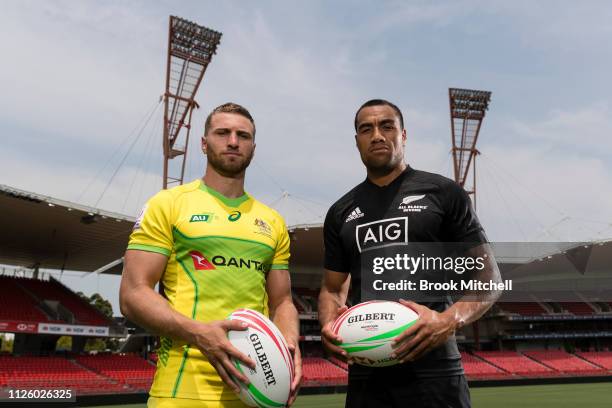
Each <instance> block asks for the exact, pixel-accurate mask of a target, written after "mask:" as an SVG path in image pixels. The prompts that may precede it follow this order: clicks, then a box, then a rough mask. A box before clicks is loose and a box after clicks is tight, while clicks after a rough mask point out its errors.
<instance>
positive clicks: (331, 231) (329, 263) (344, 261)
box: [323, 206, 350, 273]
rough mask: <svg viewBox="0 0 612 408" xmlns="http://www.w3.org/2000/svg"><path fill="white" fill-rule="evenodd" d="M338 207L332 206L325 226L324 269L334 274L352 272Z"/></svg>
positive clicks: (326, 217)
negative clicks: (345, 248)
mask: <svg viewBox="0 0 612 408" xmlns="http://www.w3.org/2000/svg"><path fill="white" fill-rule="evenodd" d="M341 226H342V223H341V222H339V221H338V216H337V214H336V206H332V207H331V208H330V209H329V211H327V215H326V216H325V223H324V224H323V246H324V248H325V259H324V267H325V269H327V270H330V271H334V272H346V273H348V272H350V262H349V258H348V257H347V255H346V253H345V250H344V246H343V245H342V240H341V237H340V228H341Z"/></svg>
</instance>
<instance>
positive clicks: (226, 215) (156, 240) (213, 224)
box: [128, 180, 289, 400]
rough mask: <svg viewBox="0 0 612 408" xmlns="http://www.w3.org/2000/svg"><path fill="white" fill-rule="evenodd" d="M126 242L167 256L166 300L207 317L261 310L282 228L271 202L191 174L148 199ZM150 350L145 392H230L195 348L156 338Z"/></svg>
mask: <svg viewBox="0 0 612 408" xmlns="http://www.w3.org/2000/svg"><path fill="white" fill-rule="evenodd" d="M128 249H136V250H143V251H151V252H158V253H161V254H164V255H166V256H168V263H167V266H166V270H165V272H164V274H163V277H162V283H163V288H164V292H165V296H166V297H167V298H168V302H169V303H170V305H171V306H172V307H173V308H174V309H175V310H176V311H178V312H179V313H182V314H183V315H185V316H188V317H190V318H193V319H196V320H199V321H202V322H210V321H212V320H223V319H225V318H226V317H227V316H228V315H229V314H230V313H231V312H233V311H234V310H236V309H238V308H241V307H246V308H250V309H254V310H257V311H259V312H261V313H264V314H266V315H267V314H268V296H267V293H266V289H265V284H266V274H267V272H268V271H269V270H270V269H287V268H288V262H289V235H288V233H287V227H286V226H285V222H284V220H283V218H282V217H281V216H280V215H279V214H278V213H277V212H276V211H274V210H273V209H271V208H269V207H267V206H265V205H264V204H262V203H260V202H259V201H257V200H255V199H253V198H251V197H250V196H248V195H247V194H245V195H244V196H242V197H239V198H235V199H230V198H227V197H224V196H223V195H221V194H220V193H218V192H216V191H214V190H212V189H211V188H209V187H207V186H206V185H205V184H204V183H203V182H202V181H201V180H196V181H193V182H191V183H189V184H185V185H182V186H178V187H175V188H172V189H170V190H163V191H160V192H159V193H158V194H157V195H155V196H154V197H153V198H151V199H150V200H149V202H148V203H147V204H146V206H145V208H144V209H143V212H142V213H141V215H140V217H139V219H138V221H137V222H136V225H135V226H134V231H133V233H132V235H131V237H130V242H129V244H128ZM158 357H159V359H158V363H157V371H156V373H155V379H154V381H153V385H152V387H151V391H150V395H152V396H155V397H176V398H194V399H202V400H232V399H236V398H237V397H236V395H235V394H234V392H233V391H231V389H229V388H228V387H226V386H225V385H224V383H223V382H222V381H221V379H220V377H219V376H218V375H217V373H216V371H215V369H214V368H213V367H212V365H210V364H209V363H208V361H207V359H206V357H205V356H204V355H203V354H202V353H201V352H200V351H199V350H198V349H197V348H196V347H194V346H191V345H189V344H185V343H182V342H179V341H176V340H172V339H169V338H163V337H162V339H161V347H160V349H159V352H158Z"/></svg>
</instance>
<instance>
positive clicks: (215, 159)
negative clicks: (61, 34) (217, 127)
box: [206, 149, 253, 178]
mask: <svg viewBox="0 0 612 408" xmlns="http://www.w3.org/2000/svg"><path fill="white" fill-rule="evenodd" d="M206 156H207V157H208V163H209V164H210V165H211V166H212V168H213V169H215V171H216V172H217V173H219V174H220V175H222V176H223V177H230V178H234V177H237V176H239V175H241V174H242V173H244V171H245V170H246V168H247V167H249V164H251V160H252V159H253V152H251V154H250V155H249V156H248V157H246V156H242V157H236V158H235V160H232V161H230V160H228V158H227V157H225V158H224V157H223V156H221V155H218V154H217V153H215V152H213V151H212V149H208V152H207V153H206Z"/></svg>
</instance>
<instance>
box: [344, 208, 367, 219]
mask: <svg viewBox="0 0 612 408" xmlns="http://www.w3.org/2000/svg"><path fill="white" fill-rule="evenodd" d="M364 215H365V214H364V213H362V212H361V210H360V209H359V207H355V209H354V210H353V211H351V213H350V214H349V216H348V217H346V221H344V222H349V221H353V220H356V219H357V218H361V217H363V216H364Z"/></svg>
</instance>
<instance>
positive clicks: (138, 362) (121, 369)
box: [76, 354, 155, 391]
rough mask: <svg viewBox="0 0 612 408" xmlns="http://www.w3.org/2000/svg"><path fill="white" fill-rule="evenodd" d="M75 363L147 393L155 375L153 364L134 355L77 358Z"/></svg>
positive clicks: (103, 355) (102, 355)
mask: <svg viewBox="0 0 612 408" xmlns="http://www.w3.org/2000/svg"><path fill="white" fill-rule="evenodd" d="M76 361H77V362H78V363H79V364H81V365H82V366H83V367H87V368H89V369H91V370H93V371H94V372H97V373H100V374H102V375H104V376H106V377H109V378H112V379H113V380H115V381H118V382H121V383H124V384H126V385H129V386H130V387H131V388H133V389H136V390H140V391H149V389H150V388H151V383H152V382H153V375H154V374H155V366H154V365H153V364H151V363H150V362H148V361H147V360H145V359H143V358H141V357H138V356H135V355H117V354H101V355H95V356H79V357H77V358H76Z"/></svg>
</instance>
